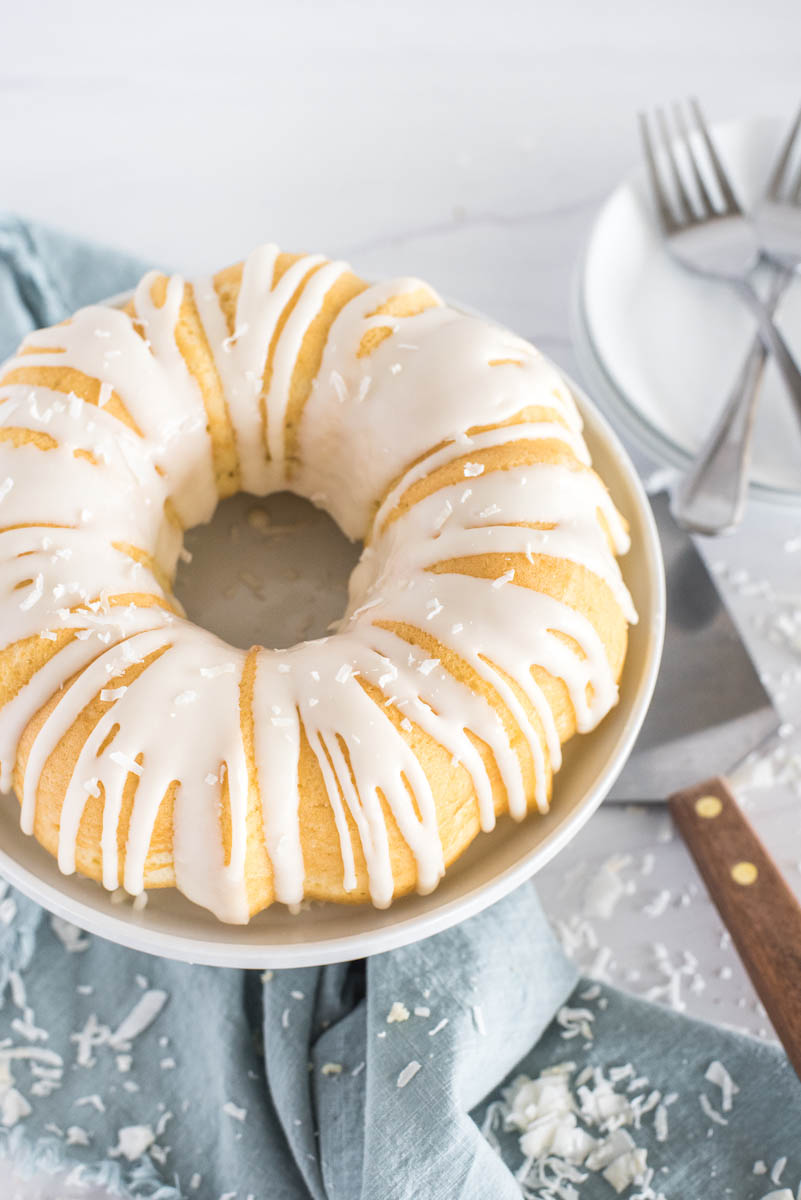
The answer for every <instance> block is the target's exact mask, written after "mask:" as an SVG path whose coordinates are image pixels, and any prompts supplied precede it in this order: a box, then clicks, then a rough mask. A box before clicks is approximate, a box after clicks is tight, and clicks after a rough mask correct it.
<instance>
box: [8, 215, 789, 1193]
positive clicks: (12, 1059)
mask: <svg viewBox="0 0 801 1200" xmlns="http://www.w3.org/2000/svg"><path fill="white" fill-rule="evenodd" d="M143 269H144V264H142V263H137V262H135V261H133V260H131V259H129V258H124V257H122V256H120V255H118V254H115V253H111V252H108V251H104V250H101V249H98V248H96V247H93V246H88V245H84V244H82V243H78V242H76V241H74V240H72V239H70V238H68V237H66V236H64V235H60V234H55V233H52V232H51V231H47V230H44V229H41V228H40V227H38V226H33V225H30V224H28V223H24V222H22V221H20V220H18V219H16V218H11V217H7V218H3V219H0V358H2V357H4V356H5V355H7V354H8V353H10V352H11V351H12V350H13V349H14V348H15V346H16V344H17V343H18V342H19V340H20V339H21V337H22V336H23V335H24V334H25V333H26V332H27V331H28V330H29V329H31V328H34V327H36V326H37V325H41V324H47V323H52V322H53V321H57V320H60V319H61V318H62V317H63V316H64V315H66V314H67V313H68V312H70V311H72V310H73V309H75V308H76V307H78V306H80V305H81V304H84V303H89V302H91V300H93V299H96V298H99V297H102V296H105V295H109V294H113V293H115V292H118V291H121V290H123V289H125V288H127V287H129V286H131V285H132V284H133V283H134V282H135V281H136V279H137V278H138V277H139V275H140V274H141V273H142V270H143ZM0 421H2V413H1V412H0ZM0 802H2V803H9V804H14V803H15V801H14V800H13V799H11V798H7V799H3V800H0ZM0 892H2V893H3V894H2V896H0V996H2V998H3V1006H2V1008H0V1197H2V1198H3V1200H5V1197H6V1196H7V1195H12V1196H13V1190H11V1185H10V1183H9V1182H8V1180H9V1179H10V1171H11V1164H13V1166H14V1172H15V1173H16V1174H17V1175H20V1176H25V1175H26V1174H30V1173H33V1172H36V1173H42V1172H44V1173H45V1174H47V1175H49V1176H51V1177H52V1191H51V1192H50V1193H49V1194H50V1195H52V1197H53V1198H54V1200H56V1198H57V1200H61V1198H62V1197H63V1196H67V1195H70V1196H71V1195H72V1194H73V1189H75V1190H76V1192H75V1194H80V1189H81V1187H82V1186H83V1185H90V1184H92V1183H99V1184H104V1185H106V1186H107V1187H110V1188H112V1189H116V1190H117V1191H118V1192H119V1194H120V1195H122V1196H124V1197H147V1198H148V1200H178V1198H186V1200H190V1198H191V1197H199V1198H201V1200H222V1198H225V1200H247V1198H248V1197H252V1198H253V1200H309V1198H310V1197H313V1198H314V1200H457V1198H458V1200H513V1198H519V1197H520V1196H521V1194H523V1195H525V1196H527V1197H529V1198H536V1200H539V1198H540V1197H541V1198H543V1200H544V1198H549V1200H550V1198H555V1200H578V1198H580V1200H595V1198H598V1200H601V1198H603V1197H606V1198H607V1200H613V1197H614V1196H615V1194H616V1192H615V1190H614V1184H613V1182H611V1181H610V1179H609V1178H607V1177H605V1175H604V1174H603V1154H601V1156H600V1158H598V1155H597V1154H596V1159H598V1161H597V1162H596V1164H595V1166H596V1169H589V1168H588V1167H587V1166H586V1162H589V1161H590V1159H587V1160H586V1162H585V1164H584V1165H583V1166H577V1165H572V1166H571V1165H569V1164H568V1166H567V1167H565V1162H566V1160H565V1158H564V1155H562V1156H561V1157H560V1154H559V1153H557V1152H556V1151H557V1150H558V1149H559V1147H558V1146H557V1147H555V1148H552V1150H553V1152H552V1153H550V1154H547V1153H545V1152H542V1153H539V1154H537V1155H534V1156H533V1158H531V1159H530V1160H527V1159H526V1155H525V1154H524V1153H523V1151H522V1150H521V1146H520V1136H521V1133H524V1132H525V1130H526V1129H528V1130H529V1132H528V1134H526V1136H527V1137H528V1138H529V1141H528V1143H526V1144H527V1145H528V1146H529V1148H530V1146H531V1140H530V1139H531V1138H532V1137H533V1138H535V1139H536V1138H537V1137H539V1136H540V1133H541V1131H542V1128H543V1121H544V1122H545V1124H546V1125H547V1123H548V1121H550V1120H551V1119H552V1115H553V1112H554V1109H553V1105H551V1107H550V1108H547V1106H545V1107H544V1109H543V1111H544V1113H545V1116H544V1118H543V1117H542V1116H541V1117H540V1118H537V1115H536V1113H535V1112H534V1108H532V1106H531V1105H529V1108H528V1110H526V1111H523V1108H522V1107H521V1105H520V1096H521V1095H523V1094H524V1093H521V1092H520V1091H519V1088H515V1089H513V1093H512V1097H511V1098H514V1096H515V1095H517V1097H518V1114H519V1119H518V1122H517V1123H518V1127H517V1128H512V1127H511V1126H510V1123H509V1104H508V1099H509V1098H510V1097H509V1093H508V1091H507V1089H508V1088H509V1085H510V1082H511V1081H512V1080H513V1079H514V1078H515V1077H518V1076H519V1075H521V1074H525V1075H527V1076H529V1077H531V1078H532V1079H537V1078H538V1077H540V1076H541V1073H542V1072H543V1071H547V1070H548V1069H549V1068H552V1067H554V1066H558V1065H559V1064H564V1063H565V1061H566V1060H570V1061H571V1063H572V1064H573V1065H571V1066H570V1067H565V1068H563V1070H562V1073H561V1074H560V1073H559V1072H557V1074H556V1075H546V1076H544V1077H543V1079H542V1080H541V1082H540V1084H535V1085H533V1086H534V1087H535V1088H537V1087H539V1088H540V1089H542V1088H543V1087H546V1086H547V1085H548V1081H549V1080H553V1079H554V1078H556V1079H569V1081H570V1095H571V1096H572V1097H574V1101H571V1103H574V1104H575V1106H576V1108H577V1109H580V1110H581V1111H580V1112H578V1113H577V1114H571V1115H570V1116H569V1117H568V1124H569V1123H570V1121H571V1120H573V1119H574V1115H577V1124H578V1125H579V1126H580V1127H582V1128H585V1129H586V1130H587V1131H588V1132H589V1133H590V1134H591V1135H592V1136H593V1137H594V1138H595V1140H596V1144H597V1143H608V1141H609V1137H610V1131H613V1128H614V1126H615V1124H616V1123H620V1122H621V1121H623V1122H625V1128H626V1130H627V1131H628V1132H630V1134H631V1137H632V1139H633V1142H634V1143H635V1144H636V1146H637V1148H638V1149H639V1150H640V1151H647V1164H648V1170H649V1174H650V1182H645V1183H642V1184H633V1185H632V1186H631V1187H627V1188H626V1190H625V1193H624V1194H625V1195H626V1196H627V1197H629V1200H633V1198H634V1197H635V1196H637V1195H639V1196H640V1197H643V1198H647V1200H651V1198H653V1197H654V1196H657V1195H659V1194H660V1193H661V1194H663V1195H664V1196H665V1197H666V1198H667V1200H674V1198H675V1200H702V1198H703V1200H706V1198H709V1200H716V1198H718V1197H720V1198H723V1197H727V1196H731V1197H735V1198H737V1200H758V1198H761V1197H763V1196H765V1195H766V1194H768V1193H769V1192H771V1190H774V1189H775V1188H776V1187H777V1186H778V1185H776V1184H774V1183H772V1182H771V1179H770V1174H771V1172H772V1173H773V1175H774V1177H775V1179H780V1180H781V1185H782V1186H784V1185H785V1184H789V1185H790V1186H791V1187H793V1188H795V1187H796V1185H797V1184H798V1182H799V1179H800V1178H801V1086H799V1083H798V1081H797V1080H796V1077H795V1076H794V1074H793V1073H792V1071H791V1069H790V1068H789V1065H788V1063H787V1060H786V1057H785V1056H784V1054H783V1053H782V1052H781V1051H780V1050H778V1049H776V1048H775V1047H772V1046H768V1045H765V1044H763V1043H759V1042H756V1041H753V1040H751V1039H748V1038H744V1037H742V1036H739V1035H736V1034H733V1033H730V1032H727V1031H724V1030H720V1029H715V1028H713V1027H711V1026H708V1025H704V1024H701V1023H698V1022H694V1021H691V1020H688V1019H687V1018H684V1017H682V1016H679V1015H677V1014H675V1013H672V1012H669V1011H667V1010H665V1009H661V1008H659V1007H656V1006H654V1005H650V1004H646V1003H643V1002H642V1001H639V1000H636V999H634V998H632V997H629V996H626V995H624V994H623V993H620V992H617V991H615V990H614V989H611V988H608V987H606V986H604V985H599V984H594V983H593V982H592V981H589V980H581V981H579V982H578V983H577V982H576V979H577V977H576V972H575V970H574V968H573V967H572V965H571V964H570V963H569V961H568V960H567V959H566V957H565V956H564V954H563V953H562V951H561V950H560V949H559V947H558V945H557V943H556V942H555V940H554V938H553V936H552V935H551V933H550V930H549V928H548V925H547V922H546V920H545V918H544V916H543V914H542V911H541V909H540V907H539V904H538V902H537V899H536V895H535V893H534V891H533V889H532V888H531V887H530V886H526V887H523V888H521V889H520V890H519V891H518V892H516V893H515V894H514V895H512V896H510V897H508V898H507V899H505V900H503V901H502V902H501V903H499V904H497V905H495V906H494V907H493V908H491V909H489V910H487V911H486V912H484V913H482V914H481V915H480V916H478V917H474V918H472V919H471V920H469V921H466V922H465V923H464V924H462V925H461V926H459V927H458V928H456V929H452V930H449V931H447V932H445V933H442V934H439V935H437V936H436V937H433V938H429V939H428V940H426V941H423V942H420V943H418V944H417V945H414V946H410V947H406V948H404V949H401V950H396V951H393V952H392V953H389V954H383V955H377V956H375V957H373V958H371V959H367V960H363V961H359V962H355V963H345V964H340V965H337V966H331V967H324V968H309V969H306V970H293V971H283V972H275V973H270V972H266V973H265V974H264V975H263V976H262V975H260V974H259V973H257V972H242V971H231V970H219V969H214V968H205V967H191V966H187V965H184V964H181V963H172V962H169V961H166V960H163V959H155V958H151V957H149V956H148V955H143V954H139V953H136V952H133V951H129V950H125V949H122V948H120V947H118V946H114V945H112V944H111V943H109V942H105V941H103V940H102V939H100V938H93V937H89V936H88V935H85V934H81V933H79V932H78V931H77V930H75V929H73V928H72V927H69V926H65V925H64V923H63V922H60V921H57V920H51V919H50V918H48V917H47V916H46V914H44V913H43V911H42V910H41V909H40V908H38V907H37V906H36V905H34V904H33V903H32V902H30V901H28V900H27V899H25V898H24V897H23V896H21V895H20V894H19V893H16V892H13V891H12V890H11V889H7V890H5V891H4V889H3V888H2V886H0ZM555 1014H558V1015H557V1019H556V1020H555V1021H554V1019H553V1018H554V1016H555ZM715 1063H717V1064H722V1066H723V1067H724V1068H725V1071H724V1075H725V1076H726V1078H729V1077H730V1078H731V1079H732V1080H733V1081H734V1085H735V1086H736V1087H737V1088H738V1090H737V1091H736V1092H735V1093H733V1095H727V1094H726V1091H727V1090H726V1087H725V1086H723V1087H721V1084H720V1082H719V1080H720V1078H721V1076H720V1069H719V1068H714V1067H713V1068H712V1070H710V1067H711V1066H712V1064H715ZM707 1074H709V1075H710V1077H711V1078H710V1079H707V1078H706V1075H707ZM716 1080H717V1081H718V1082H716ZM582 1081H583V1082H582ZM505 1093H506V1096H507V1099H506V1100H504V1094H505ZM604 1097H605V1099H604ZM654 1097H656V1099H654ZM701 1097H704V1099H703V1100H702V1099H701ZM621 1098H622V1099H621ZM610 1104H611V1105H612V1108H613V1109H615V1111H617V1113H618V1115H617V1116H615V1115H614V1114H613V1115H611V1116H610V1115H609V1107H608V1106H609V1105H610ZM604 1105H606V1106H607V1107H606V1108H604V1111H603V1112H600V1111H596V1110H600V1108H602V1107H603V1106H604ZM615 1106H616V1108H615ZM649 1106H650V1107H649ZM523 1107H524V1106H523ZM534 1107H536V1106H534ZM623 1109H627V1111H626V1112H623V1111H622V1110H623ZM546 1110H547V1111H546ZM660 1110H661V1117H657V1113H658V1112H659V1111H660ZM549 1113H550V1114H551V1116H549V1115H548V1114H549ZM621 1114H622V1115H621ZM564 1118H565V1114H564V1112H563V1113H562V1114H561V1117H560V1118H559V1120H560V1121H561V1122H562V1125H564ZM538 1119H539V1124H537V1121H538ZM553 1119H554V1120H555V1119H556V1118H555V1117H554V1118H553ZM615 1136H617V1135H615ZM618 1149H620V1147H618ZM562 1150H564V1148H563V1147H562ZM783 1158H786V1159H787V1161H786V1162H785V1163H784V1164H782V1162H781V1160H782V1159H783ZM4 1171H5V1172H6V1180H5V1181H4V1178H3V1172H4ZM516 1174H517V1175H519V1177H520V1178H519V1179H517V1178H516V1177H515V1176H516ZM647 1178H648V1176H646V1179H647ZM571 1189H572V1190H571Z"/></svg>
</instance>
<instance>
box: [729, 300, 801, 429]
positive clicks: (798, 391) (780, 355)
mask: <svg viewBox="0 0 801 1200" xmlns="http://www.w3.org/2000/svg"><path fill="white" fill-rule="evenodd" d="M733 283H734V286H735V287H736V289H737V291H738V292H739V293H740V295H741V296H742V298H743V300H744V301H745V302H746V304H747V305H748V306H749V308H750V309H751V311H752V313H753V314H754V316H755V317H756V319H757V323H758V325H759V336H760V337H761V339H762V341H763V342H764V344H765V347H766V349H767V350H769V351H770V353H771V354H772V355H773V357H774V358H775V360H776V366H777V367H778V368H779V370H780V371H781V374H782V378H783V380H784V382H785V385H786V387H787V390H788V391H789V393H790V399H791V400H792V401H793V407H794V408H795V413H796V416H797V418H798V420H799V422H801V371H799V369H798V366H797V364H796V361H795V359H794V358H793V355H792V353H791V352H790V348H789V346H788V345H787V343H786V341H785V340H784V337H783V336H782V333H781V331H780V330H779V329H778V328H777V326H776V324H775V322H774V320H773V317H772V316H771V315H770V312H769V311H768V308H767V306H766V305H765V302H764V301H763V300H762V299H761V298H760V296H759V294H758V293H757V292H756V290H755V289H754V287H753V286H752V284H750V283H749V282H748V280H746V279H743V280H739V279H738V280H734V281H733Z"/></svg>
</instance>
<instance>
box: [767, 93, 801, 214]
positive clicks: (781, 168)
mask: <svg viewBox="0 0 801 1200" xmlns="http://www.w3.org/2000/svg"><path fill="white" fill-rule="evenodd" d="M799 130H801V109H799V110H798V116H797V117H796V119H795V121H793V124H792V127H791V129H790V132H789V133H788V134H787V140H786V141H785V143H784V145H783V146H782V148H781V152H780V154H779V161H778V162H777V163H776V169H775V170H774V172H773V174H772V175H771V177H770V183H769V184H768V187H767V192H766V195H767V197H768V199H770V200H775V201H779V202H780V201H782V200H789V201H790V203H792V204H797V203H798V202H799V200H801V164H799V166H798V169H797V170H796V173H795V178H793V177H792V175H793V172H792V169H791V159H792V158H793V149H794V147H795V142H796V138H797V137H798V133H799Z"/></svg>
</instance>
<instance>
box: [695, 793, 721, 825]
mask: <svg viewBox="0 0 801 1200" xmlns="http://www.w3.org/2000/svg"><path fill="white" fill-rule="evenodd" d="M695 811H696V812H697V813H698V816H699V817H706V818H707V819H709V820H711V818H712V817H719V816H720V814H721V813H722V812H723V804H722V803H721V801H720V800H719V799H718V797H717V796H699V797H698V799H697V800H696V802H695Z"/></svg>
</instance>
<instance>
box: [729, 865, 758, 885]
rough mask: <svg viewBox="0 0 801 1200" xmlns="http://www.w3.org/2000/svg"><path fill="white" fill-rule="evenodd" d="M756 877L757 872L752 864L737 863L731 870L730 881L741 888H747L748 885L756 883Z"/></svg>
mask: <svg viewBox="0 0 801 1200" xmlns="http://www.w3.org/2000/svg"><path fill="white" fill-rule="evenodd" d="M758 875H759V871H758V870H757V869H756V867H755V866H754V864H753V863H752V862H738V863H735V864H734V866H733V867H732V869H731V877H732V879H733V880H734V882H735V883H739V884H740V885H741V886H742V887H748V886H749V884H751V883H756V880H757V876H758Z"/></svg>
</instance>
